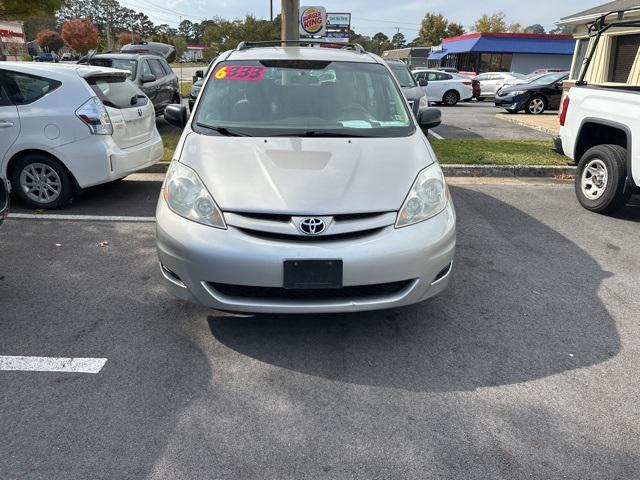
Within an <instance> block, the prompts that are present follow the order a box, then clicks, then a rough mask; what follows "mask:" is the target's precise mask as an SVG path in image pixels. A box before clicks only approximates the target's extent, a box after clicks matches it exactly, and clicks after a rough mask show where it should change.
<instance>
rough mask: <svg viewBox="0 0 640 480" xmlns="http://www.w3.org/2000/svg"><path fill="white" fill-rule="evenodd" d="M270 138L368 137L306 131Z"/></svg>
mask: <svg viewBox="0 0 640 480" xmlns="http://www.w3.org/2000/svg"><path fill="white" fill-rule="evenodd" d="M270 136H272V137H318V138H330V137H335V138H354V137H368V135H358V134H355V133H346V132H345V133H343V132H331V131H326V130H307V131H306V132H289V133H282V134H278V135H270Z"/></svg>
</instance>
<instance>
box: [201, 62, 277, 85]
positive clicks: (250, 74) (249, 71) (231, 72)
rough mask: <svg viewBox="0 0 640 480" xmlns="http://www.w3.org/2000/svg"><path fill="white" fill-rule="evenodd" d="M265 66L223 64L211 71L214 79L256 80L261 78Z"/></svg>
mask: <svg viewBox="0 0 640 480" xmlns="http://www.w3.org/2000/svg"><path fill="white" fill-rule="evenodd" d="M266 71H267V67H255V66H248V65H225V66H224V67H220V68H219V69H217V70H216V71H215V72H214V73H213V78H215V79H216V80H243V81H246V82H257V81H260V80H262V77H264V72H266Z"/></svg>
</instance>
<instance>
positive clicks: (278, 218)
mask: <svg viewBox="0 0 640 480" xmlns="http://www.w3.org/2000/svg"><path fill="white" fill-rule="evenodd" d="M229 213H233V214H235V215H240V216H242V217H246V218H251V219H253V220H265V221H269V222H289V221H291V217H292V215H287V214H281V213H254V212H229ZM385 213H387V212H365V213H341V214H338V215H334V216H333V219H334V220H335V221H336V222H345V221H349V220H366V219H368V218H374V217H377V216H379V215H383V214H385ZM297 216H302V215H297ZM307 216H308V217H313V216H314V215H307Z"/></svg>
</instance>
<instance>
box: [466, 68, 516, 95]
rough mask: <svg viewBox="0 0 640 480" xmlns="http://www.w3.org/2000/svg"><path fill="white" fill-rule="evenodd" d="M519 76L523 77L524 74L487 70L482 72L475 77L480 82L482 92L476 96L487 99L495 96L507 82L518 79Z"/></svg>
mask: <svg viewBox="0 0 640 480" xmlns="http://www.w3.org/2000/svg"><path fill="white" fill-rule="evenodd" d="M518 78H522V75H520V74H519V73H507V72H486V73H483V74H480V75H478V76H477V77H475V80H477V81H478V82H480V93H479V94H478V95H477V96H476V99H477V100H485V99H486V98H493V97H495V96H496V93H497V92H498V90H500V89H501V88H502V87H503V85H504V84H505V82H509V81H513V80H517V79H518Z"/></svg>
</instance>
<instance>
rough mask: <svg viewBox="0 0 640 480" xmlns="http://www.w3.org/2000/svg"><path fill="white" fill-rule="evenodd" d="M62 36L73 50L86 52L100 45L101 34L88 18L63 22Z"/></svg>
mask: <svg viewBox="0 0 640 480" xmlns="http://www.w3.org/2000/svg"><path fill="white" fill-rule="evenodd" d="M62 38H63V40H64V41H65V42H66V44H67V45H69V46H70V47H71V48H72V49H73V50H75V51H76V52H78V53H81V54H85V53H87V52H88V51H89V50H91V49H94V48H96V47H97V46H98V42H99V41H100V34H99V33H98V29H97V28H96V26H95V25H94V24H93V23H91V22H90V21H89V20H87V19H86V18H75V19H72V20H66V21H65V22H64V23H63V24H62Z"/></svg>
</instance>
